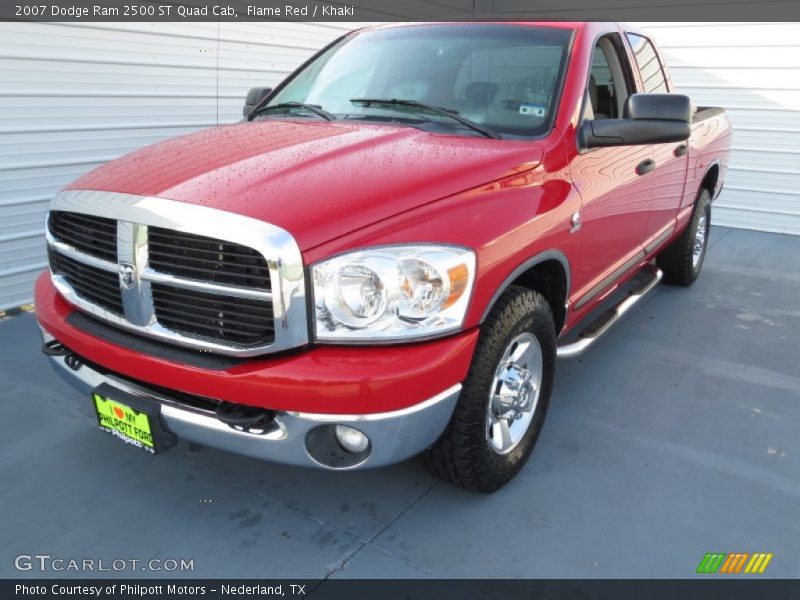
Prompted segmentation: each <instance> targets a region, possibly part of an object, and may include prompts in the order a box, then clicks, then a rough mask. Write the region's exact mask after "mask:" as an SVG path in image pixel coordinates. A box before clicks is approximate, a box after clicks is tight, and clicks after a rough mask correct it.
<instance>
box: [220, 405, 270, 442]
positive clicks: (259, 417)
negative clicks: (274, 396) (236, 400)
mask: <svg viewBox="0 0 800 600" xmlns="http://www.w3.org/2000/svg"><path fill="white" fill-rule="evenodd" d="M216 416H217V419H219V420H220V421H222V422H223V423H225V424H226V425H227V426H228V427H232V428H233V429H236V430H237V431H243V432H245V433H255V434H265V433H269V432H270V431H272V430H273V429H274V428H275V423H274V421H273V419H274V418H275V412H274V411H271V410H264V409H263V408H256V407H254V406H244V405H242V404H233V403H232V402H223V403H221V404H220V405H219V406H218V407H217V410H216Z"/></svg>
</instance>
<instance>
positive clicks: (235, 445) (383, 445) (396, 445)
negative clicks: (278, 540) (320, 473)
mask: <svg viewBox="0 0 800 600" xmlns="http://www.w3.org/2000/svg"><path fill="white" fill-rule="evenodd" d="M43 334H44V339H45V341H47V340H48V339H50V340H52V339H53V337H52V336H50V335H49V334H48V333H46V332H44V331H43ZM48 358H50V359H51V361H52V363H53V364H54V365H55V368H56V369H57V370H58V371H59V373H60V374H61V375H62V376H63V377H64V378H65V379H66V380H67V381H68V382H69V383H70V384H71V385H72V386H73V387H74V388H76V389H78V390H79V391H81V392H82V393H84V394H85V398H84V399H85V401H86V402H85V410H86V411H87V414H88V411H89V410H90V402H89V398H90V396H89V392H90V391H91V390H92V389H94V388H96V387H97V386H98V385H100V384H102V383H108V384H109V385H111V386H113V387H116V388H119V389H121V390H123V391H126V392H129V393H132V394H137V395H147V396H149V397H150V398H155V399H156V400H157V401H158V402H159V403H160V404H161V416H162V418H163V420H164V422H165V423H166V425H167V427H168V428H169V429H170V430H171V431H172V432H174V433H175V434H176V435H177V436H178V437H179V438H181V439H183V440H185V441H189V442H195V443H197V444H201V445H203V446H209V447H212V448H219V449H221V450H226V451H228V452H234V453H236V454H242V455H245V456H252V457H255V458H259V459H262V460H269V461H273V462H280V463H286V464H293V465H301V466H309V467H317V468H323V469H332V467H330V466H327V465H324V464H321V463H320V462H318V461H316V460H314V458H312V456H311V455H310V454H309V452H308V449H307V447H306V436H307V435H308V433H309V432H310V431H311V430H313V429H315V428H316V427H319V426H321V425H330V424H338V425H347V426H349V427H354V428H356V429H358V430H359V431H361V432H363V433H365V434H366V435H367V436H368V437H369V439H370V444H371V451H370V454H369V456H368V457H367V458H366V459H365V460H363V461H361V462H359V463H358V464H354V465H351V466H346V467H343V468H337V469H335V470H344V469H347V470H351V469H357V468H370V467H379V466H384V465H390V464H394V463H397V462H400V461H402V460H405V459H407V458H410V457H412V456H414V455H416V454H419V453H420V452H422V451H423V450H424V449H425V448H427V447H428V446H430V445H431V444H432V443H433V442H435V441H436V439H437V438H438V437H439V436H440V435H441V434H442V432H443V431H444V429H445V427H446V426H447V423H448V422H449V421H450V417H451V415H452V413H453V409H454V408H455V404H456V402H457V400H458V396H459V394H460V392H461V384H457V385H454V386H453V387H451V388H448V389H447V390H445V391H443V392H441V393H440V394H437V395H436V396H434V397H432V398H430V399H428V400H426V401H424V402H421V403H419V404H416V405H414V406H410V407H408V408H405V409H402V410H397V411H392V412H385V413H376V414H366V415H329V414H324V415H318V414H311V413H299V412H278V413H277V415H276V416H275V419H274V421H273V422H274V425H275V426H274V427H273V428H271V429H269V430H267V431H266V432H263V433H257V432H253V433H248V432H244V431H240V430H236V429H233V428H232V427H229V426H228V425H226V424H224V423H222V422H221V421H220V420H219V419H217V418H216V416H215V415H214V413H212V412H211V411H208V410H203V409H201V408H198V407H192V406H188V405H186V404H182V403H179V402H177V401H175V400H174V399H171V398H169V397H168V396H167V395H165V394H162V393H159V392H155V391H153V390H150V389H148V388H147V387H145V386H141V385H138V384H133V383H131V382H128V381H126V380H125V379H123V378H121V377H118V376H116V375H104V374H102V373H100V372H98V371H95V370H94V369H92V368H90V367H88V366H87V365H85V364H83V365H81V366H80V368H79V369H78V370H77V371H75V370H73V369H71V368H70V367H68V366H67V365H66V363H65V361H64V358H65V357H63V356H50V357H48Z"/></svg>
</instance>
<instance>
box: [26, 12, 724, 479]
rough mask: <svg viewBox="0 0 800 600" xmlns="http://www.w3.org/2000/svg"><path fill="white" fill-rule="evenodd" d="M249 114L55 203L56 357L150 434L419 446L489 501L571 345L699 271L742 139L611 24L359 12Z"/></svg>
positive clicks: (154, 438)
mask: <svg viewBox="0 0 800 600" xmlns="http://www.w3.org/2000/svg"><path fill="white" fill-rule="evenodd" d="M244 112H245V119H244V120H243V121H242V122H240V123H237V124H234V125H229V126H225V127H217V128H213V129H209V130H205V131H201V132H198V133H194V134H191V135H187V136H185V137H179V138H176V139H171V140H168V141H165V142H163V143H160V144H157V145H155V146H151V147H148V148H144V149H142V150H139V151H137V152H134V153H133V154H130V155H128V156H126V157H123V158H120V159H117V160H114V161H112V162H110V163H108V164H105V165H103V166H101V167H100V168H98V169H96V170H94V171H92V172H90V173H88V174H87V175H84V176H83V177H81V178H80V179H78V180H77V181H76V182H74V183H73V184H71V185H70V186H68V187H67V188H66V189H65V190H63V191H62V192H60V193H59V194H58V195H57V196H56V197H55V199H54V200H53V202H52V205H51V210H50V212H49V215H48V222H47V243H48V251H49V260H50V269H49V272H47V273H44V274H42V276H41V277H40V278H39V280H38V282H37V284H36V306H37V315H38V319H39V323H40V325H41V328H42V331H43V336H44V346H43V350H44V352H45V353H46V354H48V355H49V356H50V357H51V358H52V360H53V361H54V363H55V364H56V365H57V366H58V367H59V372H60V373H63V374H64V375H65V376H66V377H67V378H68V379H70V380H71V381H72V382H73V383H75V384H76V385H78V386H79V387H82V388H83V389H85V390H87V393H86V396H85V397H86V402H87V404H86V406H87V407H89V406H91V407H92V408H91V410H93V411H94V413H95V414H96V418H97V423H98V424H99V426H100V427H101V428H102V429H104V430H106V431H107V432H109V433H111V434H113V435H115V436H116V437H118V438H120V439H121V440H123V441H125V442H128V443H130V444H132V445H134V446H138V447H140V448H142V449H144V450H147V451H149V452H153V453H155V452H159V451H161V450H164V449H166V448H168V447H169V446H171V445H172V444H174V443H175V441H176V440H177V439H179V438H180V439H184V440H187V441H189V442H194V443H197V444H200V445H206V446H212V447H217V448H222V449H226V450H230V451H233V452H238V453H241V454H247V455H250V456H256V457H261V458H264V459H268V460H274V461H281V462H286V463H293V464H297V465H315V466H322V467H326V468H331V469H352V468H356V467H370V466H378V465H385V464H389V463H393V462H397V461H400V460H403V459H405V458H407V457H410V456H413V455H416V454H420V453H421V454H422V455H423V457H424V460H425V462H426V464H427V465H428V467H429V468H430V469H431V470H432V471H433V472H434V473H436V474H438V475H439V476H440V477H442V478H444V479H446V480H449V481H451V482H453V483H455V484H458V485H460V486H462V487H464V488H467V489H470V490H478V491H484V492H490V491H493V490H496V489H498V488H500V487H501V486H502V485H503V484H505V483H506V482H508V481H509V480H510V479H511V478H512V477H513V476H514V475H515V474H516V473H517V472H518V471H519V470H520V469H521V467H522V466H523V464H524V463H525V461H526V459H527V458H528V456H529V455H530V453H531V450H532V449H533V446H534V444H535V443H536V439H537V436H538V435H539V432H540V430H541V428H542V423H543V421H544V417H545V412H546V411H547V406H548V401H549V398H550V393H551V388H552V385H553V372H554V370H555V366H556V358H557V357H567V358H568V357H573V356H576V355H578V354H580V353H581V352H582V351H584V350H585V349H586V348H587V347H589V346H590V345H591V344H592V342H594V341H595V340H596V339H598V337H599V336H600V335H602V334H603V332H605V331H606V330H607V329H608V328H609V327H610V326H611V325H612V324H613V323H614V322H615V321H616V320H617V319H619V317H620V316H621V315H622V313H624V312H625V311H626V310H627V309H628V308H629V307H630V306H632V305H633V304H634V303H635V302H636V301H637V300H638V299H639V298H641V297H642V296H643V295H644V294H645V293H647V292H648V291H649V290H650V289H651V288H653V286H655V285H656V283H657V282H658V281H659V280H660V279H661V278H662V276H663V278H664V279H665V280H666V281H667V282H669V283H672V284H678V285H689V284H691V283H692V282H693V281H694V280H695V279H696V278H697V276H698V274H699V272H700V268H701V267H702V265H703V258H704V254H705V250H706V245H707V243H708V232H709V221H710V217H711V203H712V200H713V199H715V198H716V197H717V196H718V195H719V192H720V190H721V189H722V183H723V181H724V178H725V174H726V170H727V164H728V154H729V149H730V138H731V130H730V125H729V123H728V121H727V119H726V117H725V114H724V112H723V110H722V109H719V108H696V107H695V106H694V105H693V104H692V103H691V101H690V100H689V98H687V97H686V96H682V95H679V94H675V93H673V86H672V83H671V81H670V77H669V74H668V71H667V67H666V65H665V64H664V62H663V60H662V59H661V57H660V55H659V53H658V51H657V50H656V48H655V46H654V44H653V42H652V40H650V39H649V38H648V37H646V36H645V35H643V34H642V33H640V32H637V31H635V30H633V29H632V28H629V27H627V26H625V25H619V24H615V23H513V24H508V23H504V24H501V23H448V24H413V25H411V24H408V25H394V26H379V27H373V28H368V29H364V30H360V31H356V32H353V33H349V34H347V35H345V36H344V37H342V38H340V39H338V40H336V41H335V42H333V43H332V44H330V45H329V46H327V47H326V48H324V49H323V50H322V51H321V52H319V53H318V54H317V55H316V56H314V57H313V58H311V59H310V60H309V61H308V62H306V63H305V64H304V65H302V66H301V67H300V68H299V69H298V70H297V71H295V72H294V73H293V74H292V75H291V76H289V77H288V78H287V79H286V80H285V81H283V83H281V84H280V85H279V86H278V87H276V88H275V89H268V88H256V89H253V90H251V91H250V93H249V94H248V95H247V100H246V104H245V107H244Z"/></svg>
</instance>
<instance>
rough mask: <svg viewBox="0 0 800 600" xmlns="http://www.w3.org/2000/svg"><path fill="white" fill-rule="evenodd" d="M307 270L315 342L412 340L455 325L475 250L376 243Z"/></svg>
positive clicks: (461, 310)
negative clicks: (311, 289)
mask: <svg viewBox="0 0 800 600" xmlns="http://www.w3.org/2000/svg"><path fill="white" fill-rule="evenodd" d="M311 270H312V276H313V279H314V313H315V318H314V321H315V324H314V329H315V332H316V338H317V340H320V341H351V342H361V341H370V340H379V341H380V340H384V341H390V340H398V341H401V340H413V339H415V338H421V337H431V336H435V335H440V334H444V333H447V332H451V331H455V330H457V329H459V328H460V327H461V325H462V324H463V322H464V317H465V316H466V313H467V306H468V305H469V298H470V294H471V292H472V284H473V282H474V281H475V253H474V252H473V251H472V250H468V249H466V248H460V247H456V246H436V245H414V246H383V247H376V248H369V249H366V250H359V251H356V252H350V253H347V254H342V255H340V256H337V257H335V258H331V259H329V260H326V261H323V262H320V263H317V264H316V265H314V266H313V267H312V268H311Z"/></svg>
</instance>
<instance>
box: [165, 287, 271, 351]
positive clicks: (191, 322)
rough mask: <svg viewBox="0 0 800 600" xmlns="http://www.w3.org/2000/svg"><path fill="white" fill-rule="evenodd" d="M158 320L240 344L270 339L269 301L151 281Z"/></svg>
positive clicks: (175, 329)
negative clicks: (222, 294)
mask: <svg viewBox="0 0 800 600" xmlns="http://www.w3.org/2000/svg"><path fill="white" fill-rule="evenodd" d="M152 289H153V304H154V305H155V312H156V318H157V319H158V322H159V323H161V324H162V325H164V326H165V327H169V328H170V329H172V330H174V331H180V332H182V333H186V334H189V335H196V336H198V337H205V338H211V339H219V340H224V341H227V342H231V343H234V344H239V345H241V346H259V345H263V344H267V343H269V342H271V341H272V339H273V336H274V333H275V328H274V325H273V324H272V321H273V319H272V303H271V302H263V301H259V300H248V299H246V298H233V297H230V296H220V295H218V294H206V293H204V292H197V291H192V290H184V289H180V288H177V287H174V286H171V285H164V284H161V283H154V284H153V286H152Z"/></svg>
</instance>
